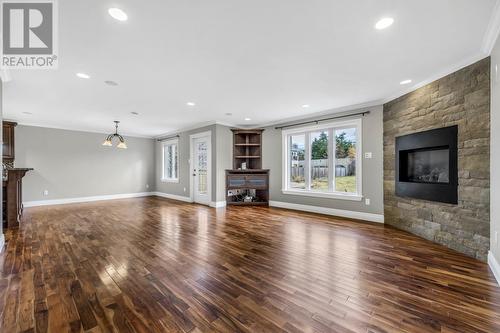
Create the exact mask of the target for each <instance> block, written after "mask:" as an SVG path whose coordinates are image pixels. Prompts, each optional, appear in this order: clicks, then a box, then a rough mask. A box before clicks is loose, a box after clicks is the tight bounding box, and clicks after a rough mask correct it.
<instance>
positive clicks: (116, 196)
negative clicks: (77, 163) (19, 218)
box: [23, 192, 154, 207]
mask: <svg viewBox="0 0 500 333" xmlns="http://www.w3.org/2000/svg"><path fill="white" fill-rule="evenodd" d="M152 195H154V192H138V193H123V194H110V195H96V196H92V197H79V198H67V199H51V200H39V201H26V202H23V205H24V207H36V206H49V205H64V204H71V203H79V202H92V201H102V200H116V199H127V198H139V197H148V196H152Z"/></svg>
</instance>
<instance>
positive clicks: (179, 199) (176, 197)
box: [153, 192, 193, 202]
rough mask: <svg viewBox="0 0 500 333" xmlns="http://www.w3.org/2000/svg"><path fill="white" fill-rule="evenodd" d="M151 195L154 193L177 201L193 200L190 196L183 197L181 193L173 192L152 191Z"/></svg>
mask: <svg viewBox="0 0 500 333" xmlns="http://www.w3.org/2000/svg"><path fill="white" fill-rule="evenodd" d="M153 195H156V196H159V197H162V198H167V199H172V200H177V201H184V202H193V200H191V198H190V197H185V196H182V195H175V194H170V193H163V192H153Z"/></svg>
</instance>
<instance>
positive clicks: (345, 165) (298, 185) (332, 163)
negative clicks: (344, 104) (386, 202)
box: [282, 119, 362, 201]
mask: <svg viewBox="0 0 500 333" xmlns="http://www.w3.org/2000/svg"><path fill="white" fill-rule="evenodd" d="M361 124H362V122H361V119H354V120H348V121H338V122H331V123H326V124H317V125H313V126H308V127H300V128H292V129H288V130H284V131H283V181H282V184H283V190H282V192H283V193H284V194H295V195H305V196H316V197H331V198H339V199H347V200H358V201H359V200H361V198H362V193H361V162H362V161H361V156H362V155H361Z"/></svg>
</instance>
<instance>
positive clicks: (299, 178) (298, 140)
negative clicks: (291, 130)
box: [289, 134, 306, 189]
mask: <svg viewBox="0 0 500 333" xmlns="http://www.w3.org/2000/svg"><path fill="white" fill-rule="evenodd" d="M305 142H306V136H305V135H304V134H301V135H291V136H290V153H289V159H290V161H289V162H290V175H289V177H290V179H289V181H290V188H293V189H305V188H306V181H305V171H304V170H305V155H306V150H305Z"/></svg>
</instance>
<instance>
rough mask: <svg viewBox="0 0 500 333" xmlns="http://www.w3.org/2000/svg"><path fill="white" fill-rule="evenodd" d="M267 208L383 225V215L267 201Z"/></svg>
mask: <svg viewBox="0 0 500 333" xmlns="http://www.w3.org/2000/svg"><path fill="white" fill-rule="evenodd" d="M269 206H271V207H278V208H286V209H292V210H301V211H304V212H310V213H318V214H325V215H332V216H339V217H347V218H350V219H357V220H364V221H370V222H377V223H384V215H381V214H373V213H363V212H355V211H351V210H343V209H336V208H327V207H318V206H309V205H300V204H294V203H289V202H281V201H269Z"/></svg>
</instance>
